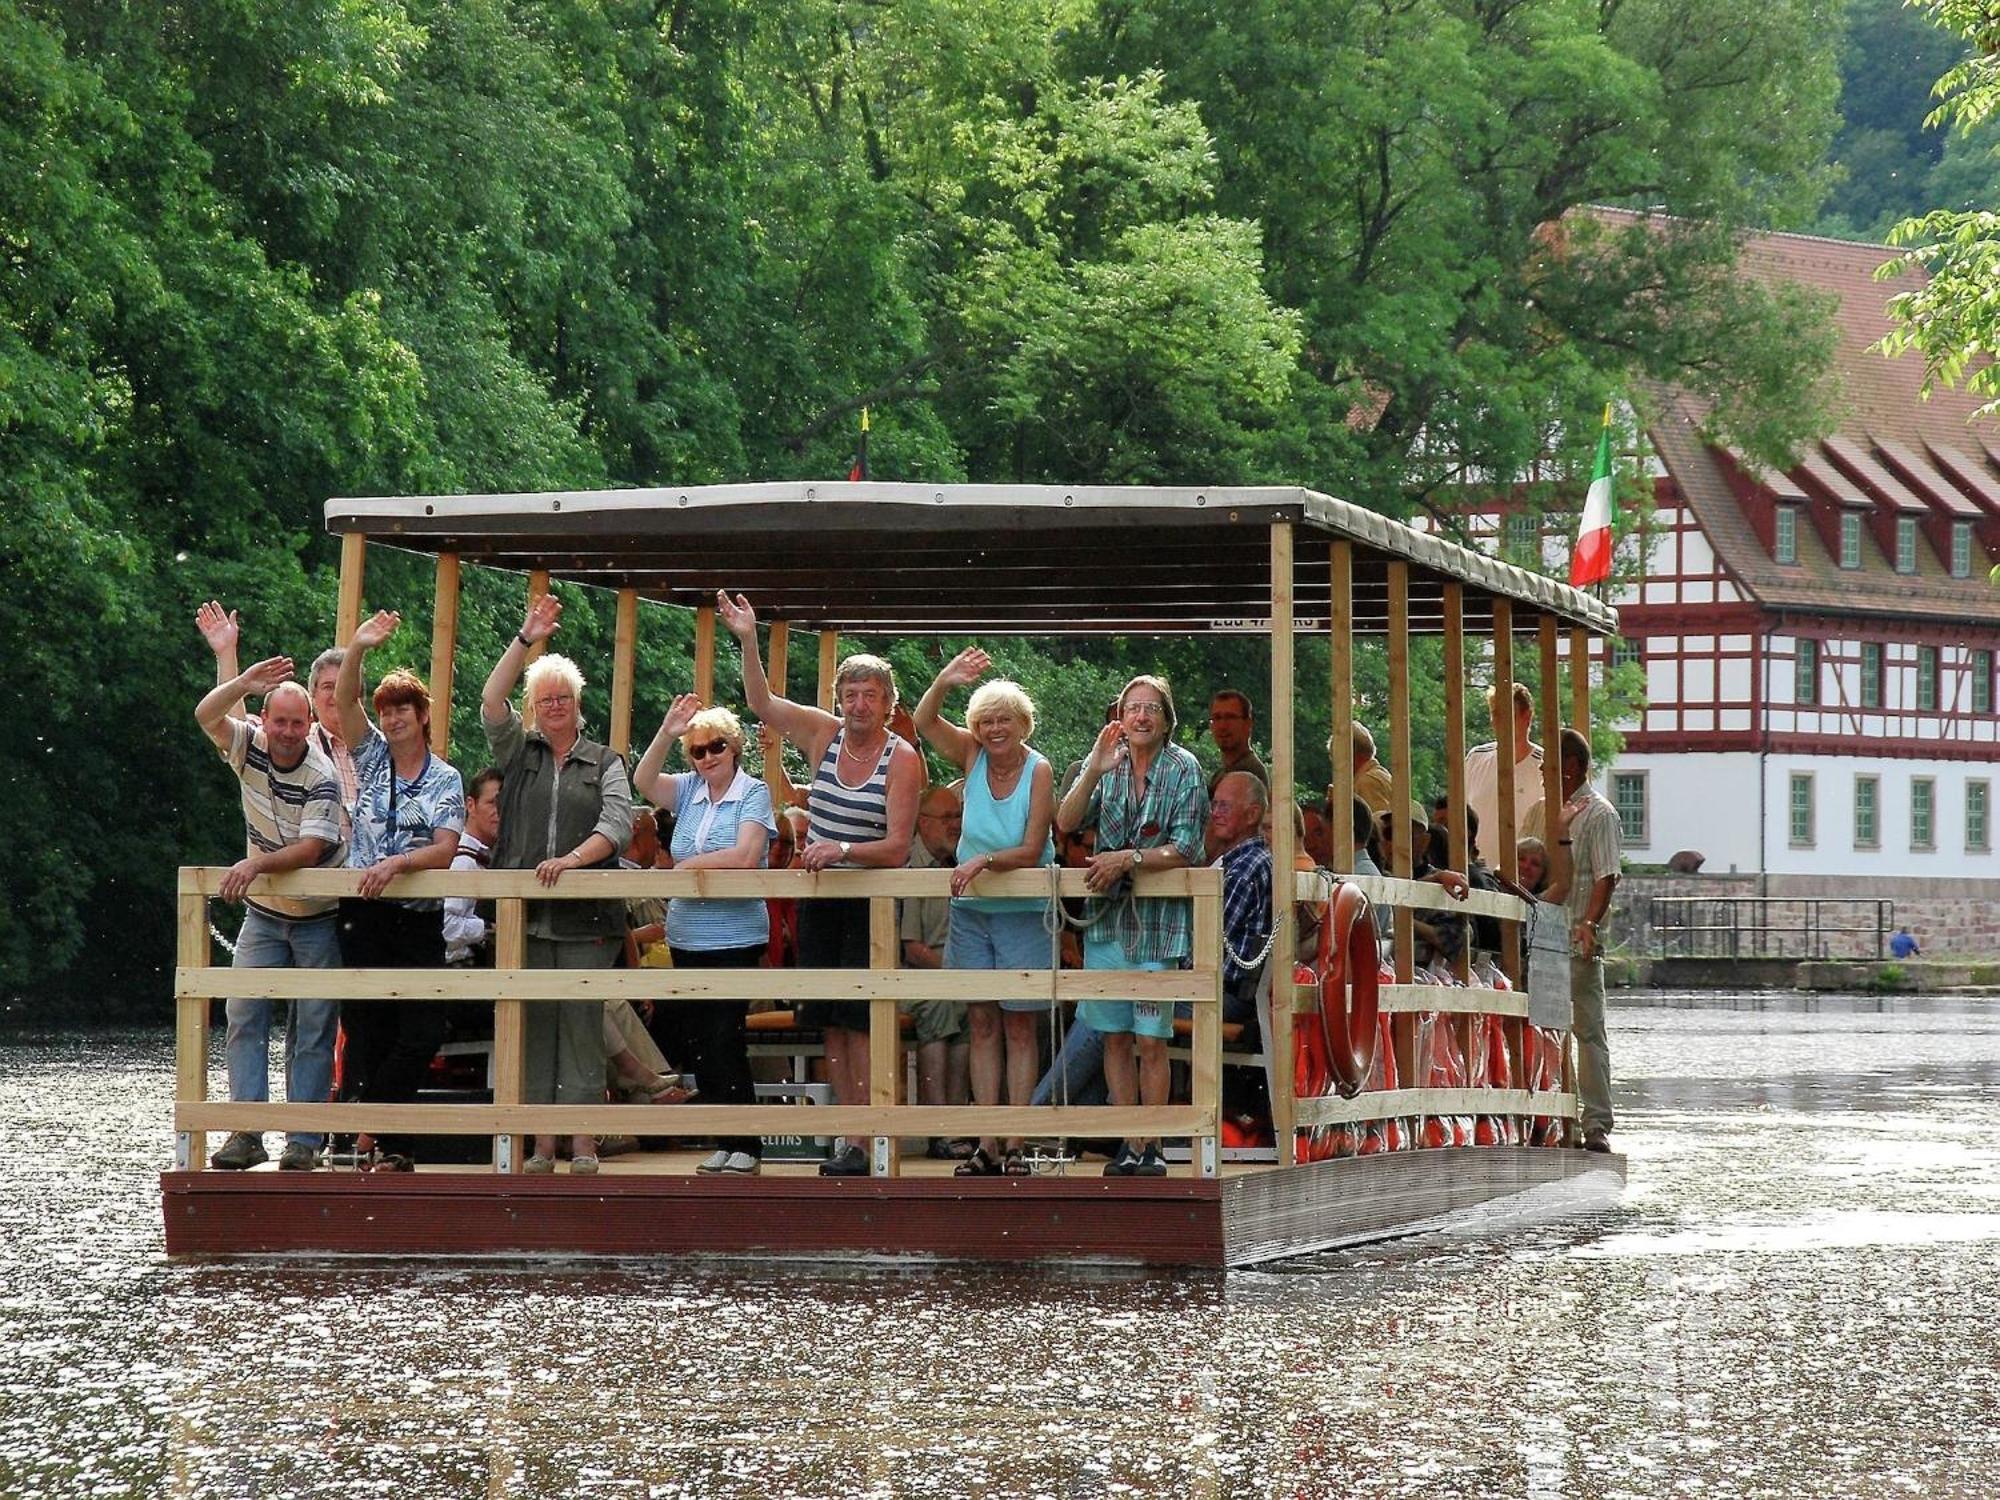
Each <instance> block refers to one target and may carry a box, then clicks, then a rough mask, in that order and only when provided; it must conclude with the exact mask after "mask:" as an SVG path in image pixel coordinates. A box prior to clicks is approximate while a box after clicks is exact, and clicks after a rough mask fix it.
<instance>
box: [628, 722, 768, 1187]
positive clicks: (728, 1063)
mask: <svg viewBox="0 0 2000 1500" xmlns="http://www.w3.org/2000/svg"><path fill="white" fill-rule="evenodd" d="M674 740H679V741H680V744H681V751H682V753H683V754H684V755H686V756H687V759H688V764H690V765H691V766H693V767H694V769H693V770H692V771H682V772H680V773H679V774H677V775H667V774H665V772H664V770H663V768H664V767H665V765H666V761H667V747H668V746H669V745H670V744H671V743H672V742H673V741H674ZM632 784H633V786H634V787H635V788H636V789H637V790H638V792H639V795H640V796H642V797H645V798H647V799H648V800H649V801H651V802H652V804H653V805H654V806H655V807H658V808H660V809H661V810H662V811H665V812H670V813H672V814H673V819H674V834H673V843H672V845H671V848H672V850H673V856H674V868H675V869H676V870H761V869H763V868H764V859H765V855H766V852H767V851H768V850H769V848H770V843H771V839H772V838H773V836H775V835H776V833H777V831H778V824H777V819H776V818H775V817H774V816H773V815H772V811H771V789H770V788H769V787H767V786H766V785H765V784H764V783H763V782H762V781H761V780H759V779H757V778H756V777H753V776H751V775H749V774H748V773H747V772H745V771H744V769H743V725H742V723H741V722H740V721H739V720H738V719H737V717H736V715H735V714H733V713H731V712H730V711H729V710H728V709H726V708H703V707H702V706H701V699H699V698H697V697H696V696H695V695H694V694H693V693H683V694H682V695H681V696H680V697H678V698H676V699H674V701H673V704H672V705H671V706H670V707H669V708H668V709H667V713H666V717H665V718H663V719H661V720H660V731H659V733H658V734H656V735H654V736H653V743H652V744H650V745H648V746H647V747H646V753H645V754H644V755H643V756H641V757H640V758H639V764H638V766H637V768H636V769H635V770H634V771H633V773H632ZM770 936H771V917H770V913H769V911H768V910H767V909H766V908H765V905H764V903H763V902H762V901H761V900H733V901H732V900H708V899H703V898H700V897H694V896H676V897H674V899H673V900H672V901H670V902H668V903H667V947H668V948H669V949H670V950H671V951H672V953H673V956H674V967H675V968H676V969H754V968H756V967H757V966H758V964H759V963H761V962H762V960H763V957H764V949H765V947H766V946H767V944H768V943H769V942H770ZM672 1009H673V1012H674V1015H673V1017H672V1018H671V1022H670V1024H671V1025H672V1029H673V1032H674V1034H675V1035H676V1036H678V1037H679V1038H680V1039H681V1043H680V1047H679V1049H678V1050H677V1051H676V1052H675V1053H674V1061H675V1063H676V1064H677V1065H678V1066H679V1068H680V1069H681V1071H682V1072H684V1073H693V1074H694V1075H695V1076H696V1078H697V1080H698V1081H699V1083H700V1085H701V1091H702V1097H703V1098H704V1099H706V1100H710V1101H712V1102H714V1103H717V1104H750V1103H754V1102H755V1099H756V1090H755V1088H754V1087H753V1086H752V1083H751V1078H750V1057H749V1052H748V1050H747V1047H746V1044H745V1042H744V1039H743V1002H742V1001H740V1000H691V1001H683V1002H680V1003H677V1004H675V1005H674V1006H673V1007H672ZM762 1159H763V1150H762V1145H761V1143H760V1142H759V1140H758V1138H757V1137H756V1136H754V1135H748V1136H730V1137H728V1138H726V1139H724V1140H722V1141H721V1142H719V1143H718V1148H717V1150H716V1151H715V1153H714V1154H713V1155H711V1156H710V1157H708V1158H707V1159H706V1160H705V1161H703V1162H702V1163H701V1165H699V1166H698V1167H696V1168H695V1170H696V1171H697V1172H703V1173H710V1174H713V1173H718V1172H727V1173H731V1174H734V1175H738V1176H750V1175H753V1174H755V1173H756V1172H757V1171H759V1170H760V1168H761V1166H762Z"/></svg>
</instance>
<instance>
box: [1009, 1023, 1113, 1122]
mask: <svg viewBox="0 0 2000 1500" xmlns="http://www.w3.org/2000/svg"><path fill="white" fill-rule="evenodd" d="M1110 1101H1111V1093H1110V1090H1108V1089H1107V1088H1106V1087H1105V1086H1104V1033H1103V1032H1101V1031H1098V1030H1097V1029H1096V1028H1095V1027H1093V1026H1092V1025H1091V1024H1090V1023H1089V1022H1088V1021H1085V1020H1083V1019H1082V1018H1081V1017H1078V1018H1074V1019H1072V1020H1071V1021H1070V1023H1069V1032H1068V1034H1067V1035H1065V1036H1064V1037H1063V1044H1062V1051H1060V1052H1058V1053H1057V1054H1056V1056H1055V1061H1054V1062H1052V1063H1051V1064H1049V1071H1048V1072H1047V1073H1045V1074H1044V1075H1043V1076H1042V1081H1041V1082H1040V1083H1038V1084H1036V1085H1035V1094H1034V1097H1033V1098H1032V1099H1030V1100H1029V1101H1028V1102H1029V1103H1030V1104H1037V1105H1039V1104H1108V1103H1109V1102H1110Z"/></svg>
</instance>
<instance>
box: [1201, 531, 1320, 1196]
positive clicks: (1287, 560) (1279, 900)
mask: <svg viewBox="0 0 2000 1500" xmlns="http://www.w3.org/2000/svg"><path fill="white" fill-rule="evenodd" d="M1293 545H1294V539H1293V536H1292V527H1291V523H1290V522H1288V521H1274V522H1273V523H1272V524H1271V768H1270V769H1271V786H1270V797H1271V886H1272V889H1271V925H1272V928H1273V930H1274V936H1273V939H1272V943H1271V956H1270V957H1269V958H1268V959H1266V960H1265V962H1266V963H1268V964H1269V965H1270V966H1271V976H1272V978H1271V1034H1270V1036H1269V1037H1267V1038H1266V1039H1265V1040H1266V1041H1267V1042H1268V1043H1269V1044H1270V1047H1271V1049H1272V1050H1273V1051H1274V1052H1275V1054H1276V1056H1277V1057H1278V1058H1279V1059H1280V1065H1279V1066H1276V1067H1274V1068H1272V1069H1271V1070H1270V1072H1271V1076H1272V1078H1273V1079H1275V1080H1276V1081H1277V1084H1278V1089H1277V1093H1276V1094H1275V1095H1274V1096H1273V1097H1272V1100H1271V1134H1272V1136H1273V1138H1274V1139H1275V1140H1276V1141H1277V1145H1278V1162H1279V1164H1280V1165H1282V1166H1290V1165H1291V1164H1292V1163H1293V1161H1294V1160H1295V1159H1296V1152H1297V1149H1298V1139H1297V1131H1296V1130H1295V1128H1294V1126H1293V1123H1292V1122H1293V1120H1294V1119H1295V1118H1296V1116H1297V1111H1296V1110H1295V1108H1294V1107H1293V1104H1294V1101H1293V1088H1294V1069H1293V1067H1292V1026H1293V1003H1292V954H1293V953H1294V952H1295V951H1296V949H1297V947H1298V942H1297V939H1296V938H1295V937H1294V935H1293V933H1294V929H1295V928H1296V926H1297V923H1298V903H1297V901H1296V900H1295V899H1294V896H1293V893H1294V891H1295V890H1296V889H1297V887H1298V883H1299V882H1298V875H1297V874H1296V872H1295V871H1294V868H1293V866H1294V864H1295V863H1296V861H1295V859H1294V856H1295V855H1296V854H1297V853H1298V821H1297V817H1296V815H1295V814H1294V813H1293V811H1292V805H1293V803H1294V802H1295V801H1296V800H1297V798H1298V792H1297V786H1298V777H1297V775H1296V774H1295V772H1294V771H1293V768H1292V761H1293V758H1294V749H1293V744H1292V741H1293V738H1294V734H1295V730H1294V727H1293V723H1292V693H1293V690H1294V689H1295V688H1296V687H1297V670H1296V663H1295V657H1294V652H1295V649H1296V642H1295V640H1294V637H1293V603H1294V595H1293V590H1294V586H1295V579H1294V573H1293V561H1294V556H1293ZM1351 774H1352V771H1351V768H1350V775H1351ZM1196 916H1197V918H1198V921H1197V923H1196V927H1195V930H1196V932H1197V933H1200V932H1202V931H1204V930H1205V929H1206V926H1207V924H1208V923H1209V922H1213V923H1215V924H1216V927H1217V931H1218V933H1219V932H1220V925H1221V921H1222V911H1221V907H1220V905H1219V904H1217V905H1214V907H1213V909H1212V910H1210V911H1207V912H1203V911H1202V910H1201V909H1200V908H1199V907H1197V908H1196ZM1196 966H1197V967H1199V962H1198V961H1197V965H1196ZM1217 967H1218V968H1219V967H1220V965H1219V964H1218V965H1217ZM1203 1009H1204V1007H1200V1006H1197V1007H1196V1009H1195V1068H1196V1073H1195V1077H1196V1079H1197V1080H1199V1078H1200V1076H1201V1074H1200V1068H1201V1064H1202V1060H1203V1058H1204V1057H1205V1056H1206V1055H1207V1052H1208V1050H1209V1048H1208V1045H1207V1044H1204V1042H1203V1040H1202V1032H1201V1012H1202V1010H1203ZM1216 1017H1217V1021H1218V1023H1219V1022H1220V1019H1221V1012H1220V1011H1217V1012H1216ZM1212 1045H1213V1048H1214V1051H1215V1057H1214V1066H1215V1068H1216V1079H1217V1088H1218V1090H1219V1089H1220V1086H1221V1084H1220V1080H1221V1068H1222V1051H1221V1048H1222V1040H1221V1028H1220V1025H1219V1024H1218V1026H1217V1028H1216V1032H1215V1037H1214V1039H1213V1042H1212ZM1196 1102H1197V1104H1199V1103H1200V1100H1199V1098H1197V1100H1196ZM1217 1107H1218V1111H1219V1109H1220V1094H1219V1092H1218V1096H1217ZM1207 1149H1209V1150H1214V1149H1215V1148H1214V1147H1213V1146H1210V1147H1209V1148H1207ZM1200 1154H1201V1153H1200V1152H1197V1153H1196V1155H1197V1156H1198V1157H1199V1156H1200ZM1201 1175H1203V1176H1212V1175H1214V1174H1213V1172H1212V1171H1204V1172H1202V1174H1201Z"/></svg>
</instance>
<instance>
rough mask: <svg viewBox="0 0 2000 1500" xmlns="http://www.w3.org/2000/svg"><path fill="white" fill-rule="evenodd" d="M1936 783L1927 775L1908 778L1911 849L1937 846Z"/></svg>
mask: <svg viewBox="0 0 2000 1500" xmlns="http://www.w3.org/2000/svg"><path fill="white" fill-rule="evenodd" d="M1936 810H1937V783H1936V782H1934V781H1932V780H1931V779H1930V777H1928V776H1916V777H1912V778H1911V780H1910V847H1911V848H1912V849H1935V848H1936V847H1937V827H1936V819H1935V817H1934V816H1933V815H1934V813H1935V812H1936Z"/></svg>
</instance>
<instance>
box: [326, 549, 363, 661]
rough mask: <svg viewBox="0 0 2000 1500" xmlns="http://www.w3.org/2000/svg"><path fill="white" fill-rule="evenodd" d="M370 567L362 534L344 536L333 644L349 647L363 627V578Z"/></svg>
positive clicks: (334, 617)
mask: <svg viewBox="0 0 2000 1500" xmlns="http://www.w3.org/2000/svg"><path fill="white" fill-rule="evenodd" d="M367 567H368V542H367V540H366V538H364V537H363V536H362V535H361V533H360V532H358V531H343V532H342V533H341V534H340V601H339V603H338V605H337V606H336V607H335V609H334V616H333V643H334V645H336V646H345V645H346V644H347V643H348V642H349V641H351V640H353V639H354V632H355V631H356V629H358V628H359V627H360V625H361V577H362V574H363V573H365V572H366V571H367Z"/></svg>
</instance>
